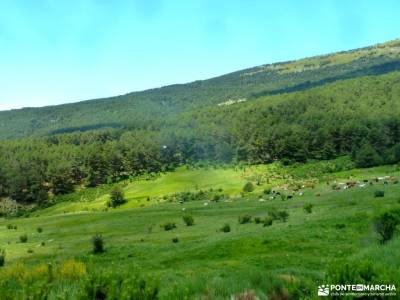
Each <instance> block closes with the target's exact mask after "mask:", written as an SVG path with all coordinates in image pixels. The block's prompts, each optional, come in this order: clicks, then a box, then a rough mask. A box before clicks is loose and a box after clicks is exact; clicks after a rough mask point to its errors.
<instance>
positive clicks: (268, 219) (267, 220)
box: [263, 216, 274, 227]
mask: <svg viewBox="0 0 400 300" xmlns="http://www.w3.org/2000/svg"><path fill="white" fill-rule="evenodd" d="M273 221H274V220H273V219H272V218H271V217H270V216H268V217H265V218H264V220H263V226H264V227H266V226H271V225H272V222H273Z"/></svg>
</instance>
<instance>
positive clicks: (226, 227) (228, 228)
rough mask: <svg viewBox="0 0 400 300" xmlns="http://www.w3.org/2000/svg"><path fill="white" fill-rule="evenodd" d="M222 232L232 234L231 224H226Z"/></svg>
mask: <svg viewBox="0 0 400 300" xmlns="http://www.w3.org/2000/svg"><path fill="white" fill-rule="evenodd" d="M220 230H221V231H222V232H230V231H231V226H230V225H229V224H225V225H224V226H222V227H221V229H220Z"/></svg>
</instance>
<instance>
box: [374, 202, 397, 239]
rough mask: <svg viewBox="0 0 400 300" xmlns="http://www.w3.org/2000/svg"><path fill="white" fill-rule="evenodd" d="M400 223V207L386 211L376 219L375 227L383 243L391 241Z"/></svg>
mask: <svg viewBox="0 0 400 300" xmlns="http://www.w3.org/2000/svg"><path fill="white" fill-rule="evenodd" d="M399 224H400V209H392V210H389V211H387V212H384V213H383V214H381V215H380V216H378V217H377V218H376V220H375V229H376V231H377V232H378V234H379V235H380V236H381V243H385V242H387V241H389V240H390V239H391V238H392V237H393V235H394V233H395V231H396V227H397V226H398V225H399Z"/></svg>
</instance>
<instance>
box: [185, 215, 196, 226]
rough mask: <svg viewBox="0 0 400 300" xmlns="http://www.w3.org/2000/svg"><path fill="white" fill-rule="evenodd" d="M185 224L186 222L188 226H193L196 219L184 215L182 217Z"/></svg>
mask: <svg viewBox="0 0 400 300" xmlns="http://www.w3.org/2000/svg"><path fill="white" fill-rule="evenodd" d="M182 219H183V222H185V224H186V226H193V225H194V219H193V217H192V216H191V215H184V216H183V217H182Z"/></svg>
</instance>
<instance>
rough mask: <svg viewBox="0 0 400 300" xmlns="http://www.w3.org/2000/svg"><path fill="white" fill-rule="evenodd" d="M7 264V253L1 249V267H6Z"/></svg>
mask: <svg viewBox="0 0 400 300" xmlns="http://www.w3.org/2000/svg"><path fill="white" fill-rule="evenodd" d="M5 262H6V251H5V250H4V249H0V267H2V266H4V264H5Z"/></svg>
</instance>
